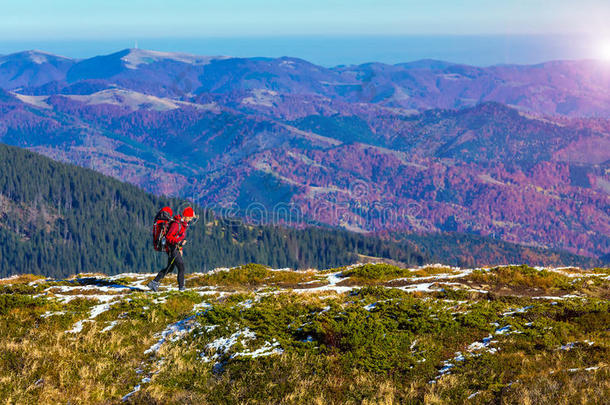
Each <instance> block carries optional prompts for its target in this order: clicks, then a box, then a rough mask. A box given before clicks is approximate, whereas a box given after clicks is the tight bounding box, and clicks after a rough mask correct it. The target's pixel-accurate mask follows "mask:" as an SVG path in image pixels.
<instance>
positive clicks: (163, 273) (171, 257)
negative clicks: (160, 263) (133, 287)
mask: <svg viewBox="0 0 610 405" xmlns="http://www.w3.org/2000/svg"><path fill="white" fill-rule="evenodd" d="M174 262H175V255H174V254H173V251H171V250H170V252H169V253H168V255H167V266H166V267H165V268H164V269H162V270H161V271H159V274H157V277H155V280H154V281H155V282H156V283H159V282H160V281H161V280H163V277H165V276H166V275H167V273H169V272H171V271H172V269H173V267H174Z"/></svg>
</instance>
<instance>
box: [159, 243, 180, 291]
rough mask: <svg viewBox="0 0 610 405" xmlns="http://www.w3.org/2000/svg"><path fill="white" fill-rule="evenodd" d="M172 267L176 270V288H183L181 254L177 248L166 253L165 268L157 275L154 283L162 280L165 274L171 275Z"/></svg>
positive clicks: (171, 248)
mask: <svg viewBox="0 0 610 405" xmlns="http://www.w3.org/2000/svg"><path fill="white" fill-rule="evenodd" d="M174 267H177V268H178V287H180V288H184V262H183V261H182V252H180V249H179V248H178V247H177V246H172V247H170V250H169V252H168V253H167V267H165V268H164V269H163V270H161V271H160V272H159V274H157V277H155V281H156V282H160V281H161V280H163V277H165V276H166V275H167V273H171V272H172V270H174Z"/></svg>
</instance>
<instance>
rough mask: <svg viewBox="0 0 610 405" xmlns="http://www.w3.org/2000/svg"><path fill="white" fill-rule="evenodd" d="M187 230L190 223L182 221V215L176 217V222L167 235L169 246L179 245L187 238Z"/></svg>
mask: <svg viewBox="0 0 610 405" xmlns="http://www.w3.org/2000/svg"><path fill="white" fill-rule="evenodd" d="M186 228H188V223H187V222H184V221H182V217H181V216H180V215H176V216H175V217H174V221H173V222H172V224H171V225H170V226H169V229H168V230H167V235H165V240H167V243H168V244H169V245H177V244H179V243H180V242H182V241H183V240H184V237H185V236H186Z"/></svg>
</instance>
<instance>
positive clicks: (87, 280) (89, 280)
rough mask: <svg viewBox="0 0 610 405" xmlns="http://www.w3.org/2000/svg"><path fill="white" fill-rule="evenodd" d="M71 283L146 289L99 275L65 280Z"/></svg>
mask: <svg viewBox="0 0 610 405" xmlns="http://www.w3.org/2000/svg"><path fill="white" fill-rule="evenodd" d="M64 281H67V282H70V283H74V284H78V285H81V286H87V285H93V286H97V287H106V288H116V289H128V290H130V291H145V290H143V289H141V288H138V287H133V286H130V285H125V284H119V283H117V282H115V281H112V280H107V279H103V278H97V277H81V278H76V279H73V280H64Z"/></svg>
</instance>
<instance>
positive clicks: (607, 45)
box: [598, 38, 610, 61]
mask: <svg viewBox="0 0 610 405" xmlns="http://www.w3.org/2000/svg"><path fill="white" fill-rule="evenodd" d="M598 52H599V57H600V58H601V59H603V60H606V61H610V38H606V40H605V41H602V42H600V44H599V50H598Z"/></svg>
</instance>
